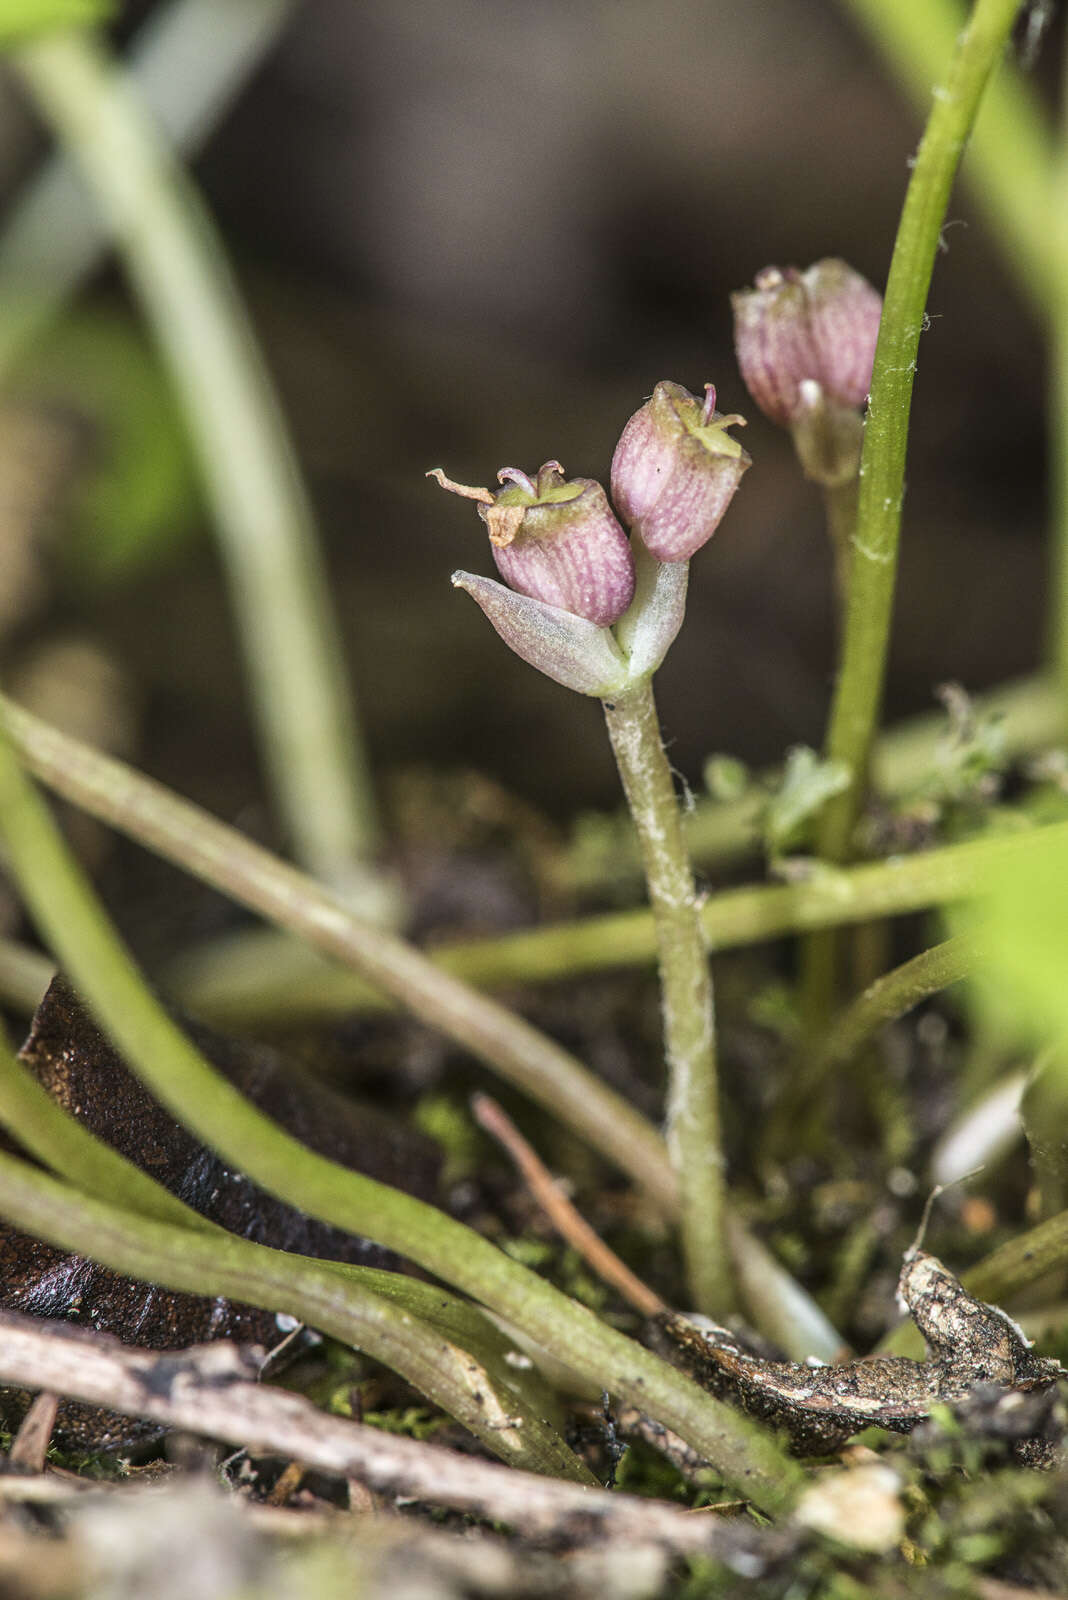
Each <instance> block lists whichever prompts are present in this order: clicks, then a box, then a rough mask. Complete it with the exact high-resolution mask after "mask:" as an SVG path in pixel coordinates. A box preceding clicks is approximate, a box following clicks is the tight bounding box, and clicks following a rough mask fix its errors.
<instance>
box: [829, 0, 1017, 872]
mask: <svg viewBox="0 0 1068 1600" xmlns="http://www.w3.org/2000/svg"><path fill="white" fill-rule="evenodd" d="M1018 10H1019V3H1018V0H976V5H975V7H974V9H973V11H972V15H971V20H970V21H969V23H968V26H967V28H966V29H965V31H964V32H963V34H962V35H961V36H960V39H959V41H958V45H957V49H956V51H955V53H954V56H953V60H952V62H951V64H950V67H949V72H948V75H947V77H946V80H945V82H944V83H943V84H942V85H941V86H939V87H938V88H937V89H936V90H935V96H934V104H933V106H932V109H931V114H930V117H929V119H928V122H927V128H926V130H925V132H924V136H923V139H922V141H921V143H920V148H919V152H918V154H917V156H916V162H915V165H914V167H913V171H912V177H911V179H910V181H909V186H908V192H907V194H906V196H905V204H904V208H903V210H902V213H901V222H900V225H899V227H898V233H897V240H896V242H895V245H894V253H893V258H892V260H891V263H890V274H889V277H888V279H887V285H886V296H885V300H884V303H883V317H882V323H881V326H880V329H879V342H878V346H877V348H876V352H875V366H874V370H873V373H872V386H871V399H870V402H869V406H868V416H867V422H866V425H865V430H864V449H863V454H862V457H861V468H860V477H861V481H860V503H859V507H858V515H857V527H856V532H855V534H854V538H853V567H852V573H851V576H850V586H849V605H848V608H847V612H846V623H845V637H844V640H843V646H842V656H841V666H840V670H839V674H838V681H837V684H836V687H835V696H834V704H833V707H832V711H831V719H830V727H829V731H828V736H827V754H828V756H829V758H830V759H831V760H832V761H841V762H843V763H844V764H845V766H847V767H848V768H849V771H850V773H851V782H850V785H849V788H848V789H846V790H844V791H843V793H842V794H840V795H836V796H835V797H834V798H833V799H832V800H831V801H830V803H829V804H828V806H827V809H826V811H825V812H824V815H823V818H822V822H821V826H820V831H819V847H820V854H821V855H822V856H824V857H825V858H826V859H828V860H831V861H841V860H843V859H844V858H845V856H846V854H847V852H848V848H849V841H850V837H851V834H852V831H853V824H854V821H855V818H856V815H857V811H858V807H859V805H860V801H861V798H862V795H863V786H864V783H865V781H866V777H867V771H868V757H869V752H870V750H871V746H872V739H873V735H874V731H875V723H876V719H877V716H878V711H879V704H880V701H881V698H882V691H883V682H884V678H885V674H886V653H887V644H888V641H889V635H890V617H891V610H892V607H893V600H894V588H895V581H896V577H897V552H898V539H899V534H900V527H901V505H902V500H903V497H904V474H905V451H906V445H907V441H908V422H909V408H910V404H911V400H912V385H913V379H914V377H915V373H916V355H917V350H918V348H919V341H920V333H921V331H922V328H923V320H924V307H925V304H926V300H927V290H928V287H929V285H930V281H931V272H932V270H933V267H934V259H935V253H936V251H937V249H938V242H939V238H940V236H941V229H942V223H943V219H944V216H945V210H946V204H947V202H948V200H949V194H950V190H951V188H952V185H953V180H954V177H955V176H956V172H957V167H958V165H959V162H960V158H961V154H962V152H963V150H964V145H965V142H966V140H967V137H968V133H969V131H970V129H971V126H972V123H973V121H974V119H975V114H976V112H977V110H978V107H979V101H980V99H981V96H982V92H983V89H984V87H985V85H986V82H987V79H988V78H989V76H990V74H991V72H992V71H993V69H994V67H995V66H996V65H997V63H998V61H999V60H1000V58H1001V55H1002V53H1003V51H1004V48H1005V42H1006V40H1007V38H1008V36H1009V32H1010V30H1011V28H1012V24H1013V22H1014V20H1015V18H1016V14H1017V12H1018Z"/></svg>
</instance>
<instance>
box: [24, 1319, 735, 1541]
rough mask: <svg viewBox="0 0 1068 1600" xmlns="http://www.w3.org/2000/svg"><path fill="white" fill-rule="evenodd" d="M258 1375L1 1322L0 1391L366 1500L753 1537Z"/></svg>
mask: <svg viewBox="0 0 1068 1600" xmlns="http://www.w3.org/2000/svg"><path fill="white" fill-rule="evenodd" d="M256 1372H257V1366H256V1364H255V1362H253V1361H252V1360H250V1358H249V1357H248V1355H247V1354H243V1353H242V1352H241V1351H239V1350H238V1349H237V1348H235V1347H234V1346H233V1345H230V1344H226V1343H224V1342H221V1341H220V1342H219V1343H216V1344H211V1345H200V1346H197V1347H194V1348H193V1349H190V1350H178V1351H166V1352H163V1353H162V1354H161V1353H158V1352H154V1351H149V1350H141V1349H135V1348H130V1347H128V1346H125V1345H122V1344H120V1343H119V1342H118V1341H117V1340H115V1339H111V1338H108V1337H105V1336H102V1335H100V1334H91V1333H88V1332H86V1331H84V1330H82V1329H75V1328H72V1327H71V1326H70V1325H69V1324H67V1323H48V1322H41V1321H38V1320H36V1319H34V1318H30V1317H20V1316H15V1315H13V1314H11V1313H3V1314H0V1382H5V1383H10V1384H17V1385H20V1386H22V1387H24V1388H30V1389H41V1388H48V1389H50V1390H52V1391H55V1392H56V1393H60V1394H65V1395H70V1396H73V1397H74V1398H76V1399H79V1400H83V1401H86V1402H88V1403H89V1404H90V1405H102V1406H108V1407H109V1408H111V1409H113V1410H116V1411H122V1412H125V1413H127V1414H128V1415H131V1416H142V1417H150V1418H152V1419H153V1420H154V1421H157V1422H162V1423H165V1424H167V1425H169V1426H172V1427H178V1428H184V1429H188V1430H190V1431H192V1432H195V1433H199V1434H204V1435H208V1436H210V1437H212V1438H218V1439H225V1440H228V1441H230V1442H231V1443H234V1444H240V1445H247V1446H248V1447H249V1448H250V1449H253V1450H255V1449H259V1450H263V1451H268V1452H272V1453H275V1454H279V1455H284V1456H286V1457H287V1458H289V1459H291V1460H292V1459H296V1460H299V1461H303V1462H305V1463H306V1464H307V1465H308V1466H312V1467H317V1468H319V1469H320V1470H322V1471H326V1472H331V1473H336V1474H338V1475H339V1476H341V1477H349V1478H351V1477H358V1478H360V1480H361V1481H362V1482H363V1483H365V1484H366V1485H367V1486H368V1488H370V1489H371V1490H372V1491H374V1492H376V1493H380V1494H387V1495H403V1496H404V1497H405V1498H408V1499H414V1500H421V1501H427V1502H429V1503H431V1504H435V1505H441V1506H448V1507H451V1508H452V1509H454V1510H458V1511H465V1512H469V1513H472V1514H473V1515H475V1516H482V1517H487V1518H489V1519H491V1520H492V1521H495V1522H496V1521H499V1522H506V1523H508V1524H509V1525H510V1526H511V1527H512V1528H514V1529H515V1530H516V1531H518V1532H521V1533H523V1534H524V1535H526V1536H528V1537H532V1538H537V1539H546V1538H549V1539H551V1540H552V1541H553V1542H554V1544H561V1543H568V1544H574V1543H584V1542H587V1541H588V1540H590V1539H596V1538H599V1537H608V1536H611V1537H613V1538H616V1539H623V1540H626V1541H627V1542H640V1543H646V1544H656V1545H659V1546H661V1547H664V1548H667V1549H670V1550H673V1551H679V1552H686V1551H703V1552H705V1553H706V1554H709V1553H713V1552H714V1553H716V1554H720V1555H729V1554H730V1553H733V1552H734V1551H735V1550H737V1549H739V1548H740V1546H741V1544H742V1543H744V1542H745V1540H746V1539H747V1538H748V1537H749V1536H748V1535H744V1536H743V1535H742V1534H741V1533H740V1530H738V1529H735V1528H731V1527H728V1526H725V1525H722V1526H721V1525H719V1524H716V1523H709V1522H707V1521H706V1520H705V1519H694V1518H693V1517H690V1516H688V1515H687V1514H686V1513H685V1512H684V1511H680V1510H677V1509H676V1508H675V1507H674V1506H669V1505H665V1504H664V1503H663V1502H660V1501H655V1500H641V1499H638V1498H637V1497H636V1496H633V1495H617V1494H611V1493H609V1492H607V1491H606V1490H600V1489H585V1488H582V1487H581V1486H576V1485H573V1484H569V1483H564V1482H562V1481H561V1480H559V1479H554V1478H542V1477H537V1476H535V1475H534V1474H532V1473H527V1472H518V1471H513V1470H510V1469H508V1468H505V1467H499V1466H496V1465H494V1464H492V1463H490V1462H488V1461H480V1460H478V1459H475V1458H473V1457H471V1456H464V1455H460V1454H459V1453H457V1452H455V1451H452V1450H446V1449H443V1448H441V1447H440V1446H438V1445H433V1444H424V1443H420V1442H418V1441H416V1440H414V1439H407V1438H402V1437H399V1436H396V1435H393V1434H387V1433H382V1432H379V1431H378V1430H377V1429H375V1428H370V1427H366V1426H364V1425H363V1424H360V1423H356V1422H349V1421H347V1420H345V1419H343V1418H339V1417H329V1416H326V1415H325V1414H324V1413H323V1412H321V1411H318V1410H317V1409H316V1408H315V1407H314V1406H313V1405H312V1404H311V1403H310V1401H308V1400H305V1399H304V1398H303V1396H301V1395H296V1394H291V1393H288V1392H286V1391H284V1390H279V1389H271V1388H267V1387H264V1386H263V1385H261V1384H259V1383H257V1382H256V1381H255V1375H256Z"/></svg>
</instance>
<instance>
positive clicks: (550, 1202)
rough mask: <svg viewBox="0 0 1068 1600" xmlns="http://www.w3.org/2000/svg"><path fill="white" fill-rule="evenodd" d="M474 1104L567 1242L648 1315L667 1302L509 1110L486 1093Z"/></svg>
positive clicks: (663, 1308) (479, 1118)
mask: <svg viewBox="0 0 1068 1600" xmlns="http://www.w3.org/2000/svg"><path fill="white" fill-rule="evenodd" d="M471 1110H472V1112H473V1113H474V1116H475V1120H476V1121H477V1122H478V1124H479V1125H480V1127H483V1128H485V1130H486V1132H487V1133H491V1134H492V1135H493V1137H494V1138H495V1139H496V1140H497V1141H498V1142H499V1143H500V1144H502V1145H503V1146H504V1148H505V1149H506V1150H507V1152H508V1154H509V1155H510V1156H511V1158H512V1160H513V1161H514V1162H515V1164H516V1166H517V1167H518V1169H519V1171H520V1173H521V1175H522V1177H523V1180H524V1182H525V1183H526V1185H527V1188H528V1189H529V1190H530V1192H531V1194H532V1195H533V1196H534V1198H535V1200H536V1201H537V1202H538V1204H539V1205H540V1206H541V1208H542V1210H543V1211H544V1212H545V1214H546V1216H547V1217H548V1218H549V1221H550V1222H551V1223H552V1225H553V1227H554V1228H555V1229H556V1231H557V1233H559V1234H560V1235H561V1236H562V1237H563V1238H564V1239H566V1241H567V1243H568V1244H569V1245H571V1246H572V1248H573V1249H575V1250H577V1251H578V1253H579V1255H580V1256H582V1258H583V1260H585V1261H587V1262H588V1263H589V1264H590V1266H591V1267H592V1268H593V1270H594V1272H596V1273H597V1276H598V1277H599V1278H603V1279H604V1281H605V1283H610V1284H612V1286H613V1288H616V1289H618V1290H619V1292H620V1294H621V1295H622V1296H623V1298H624V1299H625V1300H627V1301H629V1302H630V1304H631V1305H632V1306H634V1307H635V1309H636V1310H638V1311H640V1312H641V1313H642V1314H643V1315H644V1316H646V1317H655V1316H656V1314H657V1312H658V1311H666V1310H667V1306H666V1305H665V1303H664V1301H663V1300H661V1298H660V1296H659V1295H658V1294H657V1293H656V1292H655V1291H654V1290H652V1289H650V1288H649V1286H648V1284H645V1283H643V1282H642V1281H641V1279H640V1278H637V1277H635V1275H634V1273H633V1272H632V1271H631V1270H630V1268H629V1267H628V1266H627V1265H626V1263H625V1262H623V1261H621V1260H620V1259H619V1257H618V1256H617V1255H616V1253H615V1251H614V1250H611V1249H609V1247H608V1245H606V1244H605V1242H604V1240H603V1239H602V1238H600V1237H599V1235H598V1234H596V1233H595V1232H594V1231H593V1229H592V1228H591V1227H590V1225H589V1223H588V1222H587V1221H586V1219H585V1217H583V1216H580V1214H579V1212H578V1211H577V1210H576V1209H575V1207H574V1206H573V1205H572V1204H571V1201H570V1200H569V1199H568V1198H567V1196H566V1194H565V1193H564V1191H563V1190H562V1189H561V1187H560V1185H559V1184H558V1183H557V1181H556V1179H555V1178H554V1177H553V1175H552V1173H551V1172H550V1171H549V1170H548V1168H547V1167H546V1166H544V1164H543V1163H542V1161H541V1158H540V1157H539V1156H538V1155H537V1154H536V1152H535V1151H534V1149H533V1148H532V1146H531V1145H530V1144H528V1143H527V1141H526V1139H524V1137H523V1135H522V1134H521V1133H520V1131H519V1129H518V1128H517V1127H516V1125H515V1123H514V1122H513V1121H512V1119H511V1117H509V1116H508V1114H507V1112H506V1111H504V1110H502V1108H501V1107H500V1106H499V1105H498V1104H497V1102H496V1100H492V1099H491V1098H490V1096H489V1095H488V1094H476V1095H472V1097H471Z"/></svg>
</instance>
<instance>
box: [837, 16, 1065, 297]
mask: <svg viewBox="0 0 1068 1600" xmlns="http://www.w3.org/2000/svg"><path fill="white" fill-rule="evenodd" d="M842 4H843V7H844V9H845V10H846V11H847V12H849V13H850V14H851V15H852V17H853V18H854V19H855V21H856V22H857V24H858V25H859V26H860V27H862V28H864V29H865V30H866V32H867V33H868V34H869V36H870V37H871V38H872V39H873V40H874V42H875V44H876V45H877V46H878V48H879V49H880V50H881V51H882V53H883V55H884V56H885V58H886V60H887V62H888V63H889V65H890V66H891V68H892V69H893V71H894V72H895V73H896V75H897V77H898V78H899V79H900V80H901V82H902V84H903V85H904V87H905V89H906V90H907V91H908V93H909V94H910V96H911V97H912V99H913V101H914V103H915V104H916V105H917V106H918V107H919V108H920V110H921V112H922V113H923V114H924V115H926V112H927V108H928V106H929V104H930V96H931V80H932V73H933V72H935V71H937V70H938V68H939V64H940V63H942V62H947V61H949V59H950V57H951V55H952V53H953V49H954V46H955V45H956V43H957V39H958V37H959V35H960V33H961V30H962V28H963V27H964V23H965V18H966V15H967V13H966V9H965V7H964V6H963V5H962V4H961V3H960V0H893V4H892V5H887V3H886V0H842ZM1053 164H1054V154H1053V149H1052V141H1051V140H1050V137H1049V134H1048V132H1047V129H1046V126H1045V118H1044V116H1043V108H1042V105H1041V103H1040V101H1039V97H1038V95H1037V94H1036V92H1035V90H1034V88H1033V87H1032V85H1031V84H1030V83H1029V82H1028V80H1027V79H1026V77H1025V76H1024V75H1023V73H1022V72H1020V71H1019V70H1018V69H1016V68H1015V67H1013V66H1012V65H1010V64H1006V66H1005V68H1004V69H1003V70H1002V71H1001V72H999V73H998V75H997V77H996V78H995V79H994V81H993V82H992V83H991V84H990V87H989V89H988V90H987V93H986V95H985V96H984V98H983V104H982V108H981V109H980V112H979V115H978V117H977V118H976V121H975V128H974V130H973V132H972V135H971V138H970V140H969V144H968V149H967V151H966V153H965V156H964V163H963V167H962V175H963V177H964V180H965V182H966V183H968V184H969V186H970V191H971V192H970V198H971V199H972V200H973V201H974V203H975V205H976V207H977V208H978V209H979V210H980V211H981V212H982V213H983V214H984V216H985V218H986V222H987V226H988V227H989V228H990V230H991V232H992V233H993V235H994V237H995V238H996V239H997V241H998V243H999V244H1000V246H1001V250H1002V255H1003V258H1004V261H1005V265H1006V266H1007V267H1008V269H1009V271H1010V272H1011V273H1013V274H1014V276H1015V277H1016V279H1017V281H1018V283H1019V284H1020V286H1021V288H1022V289H1023V290H1024V292H1025V293H1026V294H1027V295H1028V296H1029V298H1030V300H1031V303H1032V306H1033V307H1034V309H1035V310H1037V311H1038V312H1039V313H1040V314H1042V315H1044V314H1045V311H1046V307H1047V306H1048V304H1049V299H1050V296H1051V294H1053V293H1054V292H1055V290H1056V284H1057V280H1058V278H1059V276H1060V273H1061V269H1060V267H1059V266H1058V258H1057V248H1056V242H1055V240H1054V239H1053V238H1052V232H1053V230H1052V229H1051V228H1050V218H1051V211H1050V174H1051V171H1052V168H1053Z"/></svg>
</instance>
